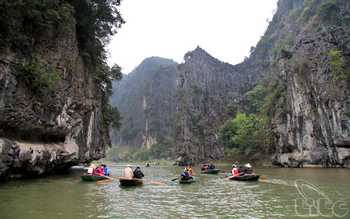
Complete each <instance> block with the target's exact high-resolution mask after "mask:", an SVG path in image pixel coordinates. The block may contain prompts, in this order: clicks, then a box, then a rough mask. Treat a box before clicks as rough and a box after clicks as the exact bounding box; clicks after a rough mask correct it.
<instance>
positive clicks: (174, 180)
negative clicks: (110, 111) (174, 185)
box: [171, 177, 179, 181]
mask: <svg viewBox="0 0 350 219" xmlns="http://www.w3.org/2000/svg"><path fill="white" fill-rule="evenodd" d="M178 179H179V177H176V178H175V179H172V180H171V181H175V180H178Z"/></svg>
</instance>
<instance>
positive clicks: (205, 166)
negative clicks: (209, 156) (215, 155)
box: [201, 163, 209, 171]
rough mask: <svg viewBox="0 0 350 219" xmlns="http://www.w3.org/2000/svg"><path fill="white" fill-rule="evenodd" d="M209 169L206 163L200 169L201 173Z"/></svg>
mask: <svg viewBox="0 0 350 219" xmlns="http://www.w3.org/2000/svg"><path fill="white" fill-rule="evenodd" d="M208 169H209V164H208V163H205V164H203V165H202V167H201V171H207V170H208Z"/></svg>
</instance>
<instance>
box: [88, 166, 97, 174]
mask: <svg viewBox="0 0 350 219" xmlns="http://www.w3.org/2000/svg"><path fill="white" fill-rule="evenodd" d="M95 169H96V165H95V164H91V165H90V166H89V167H88V169H87V174H88V175H92V174H93V173H94V171H95Z"/></svg>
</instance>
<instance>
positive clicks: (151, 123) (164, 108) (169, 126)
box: [111, 57, 177, 149]
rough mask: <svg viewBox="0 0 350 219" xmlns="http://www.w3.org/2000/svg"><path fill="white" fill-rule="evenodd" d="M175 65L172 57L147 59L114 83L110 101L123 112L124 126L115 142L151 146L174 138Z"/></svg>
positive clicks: (135, 145) (117, 134)
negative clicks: (170, 58)
mask: <svg viewBox="0 0 350 219" xmlns="http://www.w3.org/2000/svg"><path fill="white" fill-rule="evenodd" d="M176 66H177V63H176V62H174V61H172V60H169V59H164V58H159V57H151V58H147V59H145V60H144V61H143V62H142V63H141V64H140V65H139V66H138V67H137V68H136V69H135V70H134V71H132V72H131V73H130V74H128V75H126V76H125V77H124V78H123V79H122V80H121V81H119V82H115V83H114V86H113V93H114V94H115V95H113V96H112V98H111V101H112V104H113V105H115V106H117V107H118V109H119V111H120V114H121V117H122V126H121V128H120V130H119V131H117V132H114V133H113V143H115V144H118V145H124V146H131V147H136V148H138V147H143V148H147V149H150V148H151V146H152V145H154V144H156V143H160V142H164V141H166V140H167V139H168V138H173V130H174V129H173V127H174V112H175V109H176V102H175V89H176V74H177V73H176V71H177V70H176Z"/></svg>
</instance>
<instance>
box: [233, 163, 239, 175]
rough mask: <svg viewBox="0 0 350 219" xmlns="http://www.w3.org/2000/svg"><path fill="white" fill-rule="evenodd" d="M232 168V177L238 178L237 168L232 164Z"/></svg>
mask: <svg viewBox="0 0 350 219" xmlns="http://www.w3.org/2000/svg"><path fill="white" fill-rule="evenodd" d="M232 167H233V168H232V171H231V173H232V176H239V175H240V174H239V169H238V166H237V165H236V164H233V165H232Z"/></svg>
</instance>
